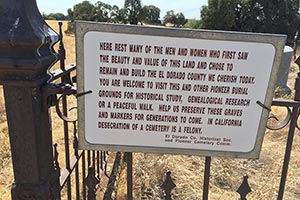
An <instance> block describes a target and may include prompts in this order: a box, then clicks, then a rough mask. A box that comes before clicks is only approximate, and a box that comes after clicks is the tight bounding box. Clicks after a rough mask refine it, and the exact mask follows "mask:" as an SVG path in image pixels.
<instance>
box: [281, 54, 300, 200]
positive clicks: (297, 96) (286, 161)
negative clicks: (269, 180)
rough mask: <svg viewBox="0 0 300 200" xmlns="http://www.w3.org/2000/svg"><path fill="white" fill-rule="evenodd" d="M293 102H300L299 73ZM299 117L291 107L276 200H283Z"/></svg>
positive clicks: (299, 65)
mask: <svg viewBox="0 0 300 200" xmlns="http://www.w3.org/2000/svg"><path fill="white" fill-rule="evenodd" d="M295 63H296V64H297V65H298V67H299V69H300V57H298V58H297V60H296V61H295ZM294 101H300V72H298V73H297V78H296V80H295V96H294ZM298 116H299V107H293V109H292V118H291V123H290V128H289V133H288V138H287V144H286V149H285V155H284V161H283V166H282V173H281V180H280V185H279V191H278V198H277V199H278V200H282V199H283V194H284V189H285V184H286V177H287V173H288V168H289V163H290V157H291V151H292V146H293V140H294V135H295V129H296V127H297V120H298Z"/></svg>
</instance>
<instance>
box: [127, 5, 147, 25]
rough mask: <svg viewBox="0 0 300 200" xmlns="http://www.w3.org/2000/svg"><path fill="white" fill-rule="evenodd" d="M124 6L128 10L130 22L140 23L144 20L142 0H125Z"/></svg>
mask: <svg viewBox="0 0 300 200" xmlns="http://www.w3.org/2000/svg"><path fill="white" fill-rule="evenodd" d="M124 8H126V9H127V10H128V21H129V23H130V24H135V25H136V24H138V23H139V22H141V21H142V16H143V13H142V5H141V1H140V0H125V3H124Z"/></svg>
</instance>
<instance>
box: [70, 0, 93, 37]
mask: <svg viewBox="0 0 300 200" xmlns="http://www.w3.org/2000/svg"><path fill="white" fill-rule="evenodd" d="M68 15H69V18H70V22H69V23H68V28H67V30H66V33H74V30H75V27H74V22H75V20H85V21H96V8H95V6H94V5H93V4H91V3H90V2H89V1H83V2H82V3H78V4H76V5H74V6H73V10H72V9H68Z"/></svg>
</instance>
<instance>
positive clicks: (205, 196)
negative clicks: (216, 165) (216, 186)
mask: <svg viewBox="0 0 300 200" xmlns="http://www.w3.org/2000/svg"><path fill="white" fill-rule="evenodd" d="M210 166H211V157H205V169H204V183H203V200H208V192H209V179H210Z"/></svg>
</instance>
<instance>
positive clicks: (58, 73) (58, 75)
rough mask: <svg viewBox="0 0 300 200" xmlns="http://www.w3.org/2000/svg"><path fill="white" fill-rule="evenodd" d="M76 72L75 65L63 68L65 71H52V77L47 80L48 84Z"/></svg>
mask: <svg viewBox="0 0 300 200" xmlns="http://www.w3.org/2000/svg"><path fill="white" fill-rule="evenodd" d="M75 70H76V65H75V64H71V65H68V66H66V67H65V70H61V69H57V70H54V71H53V72H51V74H52V77H51V79H50V80H49V82H53V81H55V80H57V79H59V78H61V77H64V76H66V75H68V74H70V73H71V72H73V71H75Z"/></svg>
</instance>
